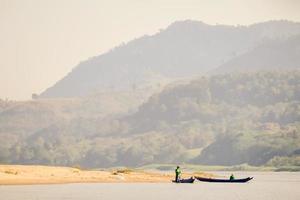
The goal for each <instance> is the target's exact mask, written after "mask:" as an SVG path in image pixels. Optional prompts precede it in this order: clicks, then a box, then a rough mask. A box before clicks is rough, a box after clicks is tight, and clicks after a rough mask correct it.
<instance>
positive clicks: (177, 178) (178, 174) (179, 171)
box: [175, 166, 181, 183]
mask: <svg viewBox="0 0 300 200" xmlns="http://www.w3.org/2000/svg"><path fill="white" fill-rule="evenodd" d="M180 175H181V170H180V167H179V166H177V167H176V169H175V181H176V182H177V183H178V182H179V180H180Z"/></svg>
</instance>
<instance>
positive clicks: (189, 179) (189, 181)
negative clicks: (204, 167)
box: [172, 177, 195, 183]
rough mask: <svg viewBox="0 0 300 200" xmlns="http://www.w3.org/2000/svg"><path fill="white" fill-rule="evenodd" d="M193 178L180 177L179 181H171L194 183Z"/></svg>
mask: <svg viewBox="0 0 300 200" xmlns="http://www.w3.org/2000/svg"><path fill="white" fill-rule="evenodd" d="M194 181H195V179H194V178H193V177H191V178H188V179H180V180H179V182H176V181H174V180H173V181H172V182H173V183H194Z"/></svg>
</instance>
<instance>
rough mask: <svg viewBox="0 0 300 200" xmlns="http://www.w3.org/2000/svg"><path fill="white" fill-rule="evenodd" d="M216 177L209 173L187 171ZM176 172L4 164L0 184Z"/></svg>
mask: <svg viewBox="0 0 300 200" xmlns="http://www.w3.org/2000/svg"><path fill="white" fill-rule="evenodd" d="M195 175H197V176H203V177H213V175H212V174H209V173H203V172H198V173H190V172H187V173H184V172H183V174H182V178H189V177H191V176H195ZM173 179H174V173H171V172H153V171H151V172H150V171H146V170H132V169H114V170H81V169H78V168H72V167H60V166H42V165H0V185H44V184H70V183H171V181H172V180H173Z"/></svg>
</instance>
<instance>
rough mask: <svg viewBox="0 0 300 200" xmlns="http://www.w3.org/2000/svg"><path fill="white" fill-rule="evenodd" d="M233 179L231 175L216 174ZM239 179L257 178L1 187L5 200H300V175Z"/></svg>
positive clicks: (268, 174) (264, 174)
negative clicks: (175, 182)
mask: <svg viewBox="0 0 300 200" xmlns="http://www.w3.org/2000/svg"><path fill="white" fill-rule="evenodd" d="M215 173H218V174H220V175H225V176H229V175H230V172H215ZM234 174H235V176H236V177H245V176H254V180H252V181H251V182H249V183H245V184H238V183H227V184H226V183H203V182H196V183H194V184H173V183H160V184H153V183H141V184H138V183H131V184H124V183H112V184H104V183H99V184H95V183H94V184H63V185H25V186H0V199H1V200H19V199H20V200H27V199H30V200H50V199H51V200H55V199H63V200H65V199H76V200H77V199H78V200H79V199H80V200H89V199H99V200H110V199H114V200H115V199H122V200H135V199H138V200H141V199H143V200H152V199H153V200H158V199H162V200H165V199H172V200H183V199H187V200H200V199H205V200H210V199H230V200H239V199H245V200H248V199H249V200H250V199H251V200H261V199H263V200H269V199H270V200H282V199H284V200H285V199H286V200H300V173H298V172H297V173H292V172H235V173H234Z"/></svg>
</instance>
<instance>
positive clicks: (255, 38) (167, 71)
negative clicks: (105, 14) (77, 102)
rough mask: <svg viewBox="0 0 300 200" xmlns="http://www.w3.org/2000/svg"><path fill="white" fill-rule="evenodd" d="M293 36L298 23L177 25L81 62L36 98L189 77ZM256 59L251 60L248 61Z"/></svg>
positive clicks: (85, 92)
mask: <svg viewBox="0 0 300 200" xmlns="http://www.w3.org/2000/svg"><path fill="white" fill-rule="evenodd" d="M297 34H300V23H294V22H289V21H269V22H264V23H259V24H254V25H251V26H226V25H208V24H204V23H202V22H199V21H191V20H186V21H178V22H175V23H173V24H171V25H170V26H169V27H167V28H166V29H164V30H161V31H160V32H159V33H157V34H155V35H152V36H148V35H146V36H143V37H141V38H138V39H135V40H132V41H130V42H128V43H127V44H123V45H121V46H118V47H116V48H114V49H112V50H111V51H109V52H107V53H105V54H102V55H99V56H96V57H93V58H90V59H88V60H87V61H84V62H82V63H80V64H79V65H78V66H76V67H75V68H74V69H73V70H72V72H70V73H69V74H68V75H67V76H65V77H64V78H63V79H62V80H60V81H58V82H57V83H56V84H55V85H54V86H52V87H50V88H48V89H47V90H46V91H44V92H43V93H42V94H41V95H40V97H41V98H53V97H76V96H85V95H88V94H91V93H93V92H97V91H101V90H103V89H107V88H110V89H111V88H114V89H116V90H120V89H121V90H122V89H128V88H131V87H132V86H135V85H138V86H141V85H144V84H148V85H149V84H151V83H157V82H159V81H160V80H164V79H173V78H182V77H188V78H189V77H191V76H194V75H199V74H203V73H206V72H208V71H210V70H213V69H215V68H217V67H219V66H220V65H222V64H224V63H225V62H230V61H231V60H232V59H234V58H236V57H237V56H240V55H242V54H245V53H247V52H252V51H255V50H256V48H258V49H259V47H257V46H258V45H263V44H264V43H265V42H269V40H270V39H273V40H285V39H286V38H288V37H290V36H294V35H297ZM258 53H259V51H258ZM282 53H285V52H284V51H283V52H282ZM271 56H272V55H271ZM258 58H259V57H254V58H252V59H254V60H253V61H252V62H255V61H258ZM297 62H298V61H297ZM282 64H283V65H284V64H285V62H282Z"/></svg>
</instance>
